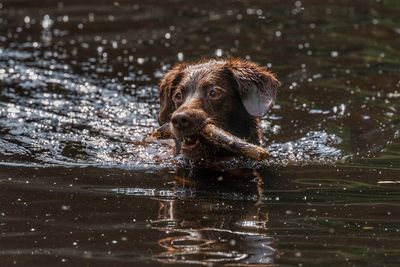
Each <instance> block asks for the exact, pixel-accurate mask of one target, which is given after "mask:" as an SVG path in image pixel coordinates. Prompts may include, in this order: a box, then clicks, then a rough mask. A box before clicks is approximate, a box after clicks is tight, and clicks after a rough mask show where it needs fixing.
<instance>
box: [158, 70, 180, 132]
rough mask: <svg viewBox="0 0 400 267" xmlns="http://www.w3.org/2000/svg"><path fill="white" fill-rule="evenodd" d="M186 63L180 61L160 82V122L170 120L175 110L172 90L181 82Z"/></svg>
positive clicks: (161, 123)
mask: <svg viewBox="0 0 400 267" xmlns="http://www.w3.org/2000/svg"><path fill="white" fill-rule="evenodd" d="M185 67H186V64H184V63H179V64H177V65H175V66H174V67H173V68H172V69H171V70H169V71H168V72H167V73H166V74H165V75H164V77H163V78H162V79H161V82H160V113H159V114H158V123H159V124H160V125H163V124H164V123H167V122H169V120H170V117H171V114H172V112H174V103H173V102H172V92H173V90H174V89H175V87H176V86H177V85H178V84H179V82H180V80H181V79H182V76H183V69H184V68H185Z"/></svg>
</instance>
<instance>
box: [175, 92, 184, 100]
mask: <svg viewBox="0 0 400 267" xmlns="http://www.w3.org/2000/svg"><path fill="white" fill-rule="evenodd" d="M174 100H175V101H176V102H180V101H182V93H181V92H176V93H175V94H174Z"/></svg>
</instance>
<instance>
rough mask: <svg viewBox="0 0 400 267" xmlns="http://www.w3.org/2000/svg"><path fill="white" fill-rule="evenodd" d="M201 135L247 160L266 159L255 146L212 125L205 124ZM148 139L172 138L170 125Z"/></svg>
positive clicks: (156, 131)
mask: <svg viewBox="0 0 400 267" xmlns="http://www.w3.org/2000/svg"><path fill="white" fill-rule="evenodd" d="M201 134H202V135H203V136H204V138H205V139H207V140H208V141H209V142H210V143H212V144H214V145H216V146H219V147H222V148H225V149H227V150H230V151H232V152H235V153H237V154H240V155H243V156H245V157H247V158H251V159H254V160H258V161H259V160H263V159H266V158H267V157H268V155H269V154H268V152H267V151H266V150H265V149H264V148H262V147H259V146H257V145H254V144H251V143H248V142H246V141H244V140H242V139H241V138H239V137H237V136H234V135H232V134H230V133H228V132H226V131H224V130H222V129H221V128H219V127H217V126H215V125H213V124H206V125H205V126H204V127H203V130H202V132H201ZM150 138H153V139H168V138H174V136H173V134H172V132H171V128H170V124H169V123H166V124H164V125H162V126H161V127H160V128H158V129H156V130H155V131H154V132H153V133H152V134H151V135H150Z"/></svg>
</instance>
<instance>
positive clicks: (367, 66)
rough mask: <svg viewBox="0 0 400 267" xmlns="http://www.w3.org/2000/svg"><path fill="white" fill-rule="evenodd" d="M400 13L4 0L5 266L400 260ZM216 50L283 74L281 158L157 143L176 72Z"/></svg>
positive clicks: (0, 131)
mask: <svg viewBox="0 0 400 267" xmlns="http://www.w3.org/2000/svg"><path fill="white" fill-rule="evenodd" d="M399 14H400V2H399V1H397V0H373V1H372V0H370V1H368V0H353V1H344V0H343V1H314V0H307V1H274V0H269V1H218V2H217V1H168V2H167V1H154V0H147V1H142V0H140V1H126V0H124V1H122V0H121V1H105V0H97V1H94V0H87V1H76V0H68V1H66V0H65V1H61V0H60V1H54V0H41V1H39V0H37V1H36V0H29V1H28V0H6V1H4V0H0V266H13V265H18V266H159V265H163V264H170V263H176V264H181V265H191V264H199V265H209V266H212V265H226V266H241V265H246V264H248V265H252V266H253V265H262V266H400V260H399V259H400V112H399V110H400V16H399ZM204 56H217V57H219V56H238V57H243V58H248V59H251V60H253V61H256V62H258V63H260V64H262V65H265V66H268V67H270V68H271V69H272V70H273V71H274V72H276V73H277V75H278V77H279V79H280V80H281V81H282V82H283V86H282V88H281V90H280V92H279V96H278V100H277V103H276V105H275V106H274V109H273V110H272V112H271V113H270V114H269V115H268V117H267V118H266V119H265V120H264V121H263V124H262V126H263V129H264V131H265V133H266V136H267V137H268V140H269V144H268V149H269V151H270V152H271V155H272V156H271V158H270V159H268V160H267V161H265V162H262V163H254V162H249V161H245V160H243V159H232V160H225V161H224V162H221V163H219V164H218V165H219V166H214V167H209V168H205V167H202V166H194V167H193V168H191V167H190V166H188V165H185V164H184V162H183V160H182V159H181V158H179V157H177V158H174V157H173V155H172V153H171V149H170V146H169V144H168V143H151V144H146V143H143V142H142V140H143V138H144V137H145V136H146V134H148V133H149V132H151V131H152V129H154V127H156V126H157V122H156V119H157V112H158V108H159V104H158V98H157V97H158V87H157V83H158V81H159V79H160V77H161V76H162V75H163V73H165V71H166V70H167V69H168V68H169V67H170V66H171V65H173V64H174V63H175V62H177V61H179V60H193V59H197V58H200V57H204ZM221 166H222V167H221Z"/></svg>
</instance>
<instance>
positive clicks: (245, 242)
mask: <svg viewBox="0 0 400 267" xmlns="http://www.w3.org/2000/svg"><path fill="white" fill-rule="evenodd" d="M248 172H249V171H248ZM252 173H253V174H254V177H253V179H254V180H255V182H256V184H254V187H255V190H254V191H256V193H257V196H258V200H257V201H256V202H253V201H251V203H252V205H249V203H246V205H245V206H243V205H238V207H235V208H239V209H240V208H242V209H243V210H242V212H240V213H239V214H237V215H236V216H234V215H232V216H230V215H229V214H227V216H225V217H220V216H216V217H214V218H213V219H211V220H212V221H210V218H208V217H207V216H205V214H207V213H210V212H211V213H213V212H219V209H221V207H220V206H219V205H222V206H224V203H223V202H222V203H213V204H205V205H201V204H200V205H196V206H195V207H194V209H191V210H188V207H187V206H186V205H184V203H180V202H179V201H177V199H176V197H177V196H172V197H171V198H170V199H163V198H154V200H157V201H158V202H159V205H160V209H159V212H158V217H157V219H156V220H152V221H151V227H152V229H157V230H159V231H162V232H163V233H164V237H163V238H161V239H160V240H159V242H158V243H159V245H160V246H161V247H163V248H164V249H165V250H166V251H165V252H163V253H160V254H158V255H156V256H154V258H155V259H156V260H158V261H160V262H164V263H190V264H203V265H208V264H209V263H236V264H238V265H241V264H254V265H258V264H259V265H265V264H271V263H273V262H274V257H275V256H276V250H275V249H274V248H273V247H272V243H273V238H271V237H270V236H268V232H267V224H268V211H267V210H266V207H264V206H262V205H260V202H259V201H261V199H262V198H263V192H264V188H263V178H262V177H261V176H260V175H259V174H258V173H257V171H256V170H253V172H252ZM202 174H204V173H202ZM207 174H208V176H207V177H206V179H207V180H209V181H212V180H216V181H218V180H219V181H221V177H222V176H221V173H220V172H207ZM246 174H247V175H246ZM250 174H251V172H250ZM224 175H225V176H227V177H229V178H233V175H232V174H230V173H225V174H224ZM234 175H235V176H236V175H239V177H237V178H241V179H243V178H244V177H246V176H248V175H249V174H248V173H246V171H244V170H242V171H241V172H240V173H235V174H234ZM204 178H205V177H201V176H197V175H193V172H192V173H191V175H190V177H188V179H195V181H198V180H199V179H204ZM246 178H247V177H246ZM245 180H248V179H245ZM230 182H231V181H228V183H230ZM226 183H227V181H225V182H224V183H223V184H225V185H226ZM208 189H209V190H212V189H211V188H208ZM178 195H179V194H178ZM182 204H183V205H182ZM216 204H217V205H216ZM222 209H224V208H222ZM229 229H232V230H229ZM233 229H234V230H233Z"/></svg>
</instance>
